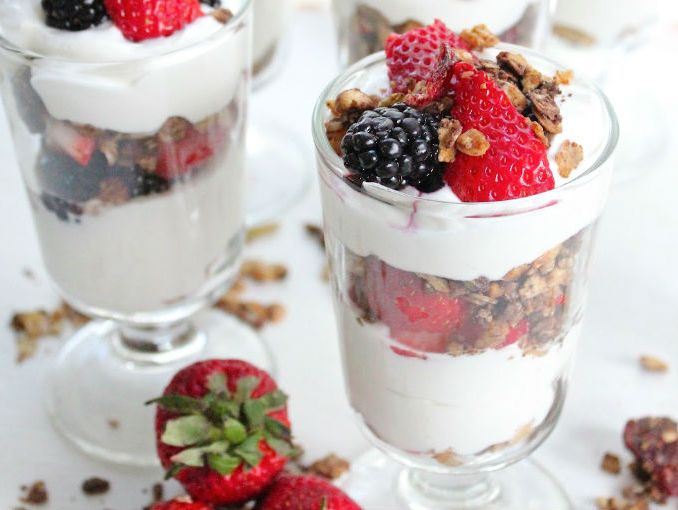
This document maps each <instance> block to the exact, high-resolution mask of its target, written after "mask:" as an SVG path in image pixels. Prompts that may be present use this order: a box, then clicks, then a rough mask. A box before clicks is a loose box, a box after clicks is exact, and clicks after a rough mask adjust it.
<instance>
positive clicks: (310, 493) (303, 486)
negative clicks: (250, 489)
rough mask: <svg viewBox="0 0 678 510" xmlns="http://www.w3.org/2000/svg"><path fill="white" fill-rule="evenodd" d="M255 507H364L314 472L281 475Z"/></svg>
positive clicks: (260, 509) (335, 509) (357, 509)
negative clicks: (300, 474) (316, 475)
mask: <svg viewBox="0 0 678 510" xmlns="http://www.w3.org/2000/svg"><path fill="white" fill-rule="evenodd" d="M255 510H361V508H360V507H359V506H358V505H357V503H356V502H355V501H353V500H352V499H351V498H349V497H348V496H347V495H346V494H344V493H343V492H342V491H341V490H339V489H338V488H337V487H335V486H334V485H332V484H331V483H329V482H327V481H325V480H323V479H321V478H317V477H314V476H291V475H283V476H280V477H279V478H278V479H277V480H276V481H275V483H274V484H273V485H272V486H271V488H270V489H269V490H268V492H267V493H266V496H265V497H264V498H263V499H262V500H261V501H260V502H259V504H258V505H257V506H256V507H255Z"/></svg>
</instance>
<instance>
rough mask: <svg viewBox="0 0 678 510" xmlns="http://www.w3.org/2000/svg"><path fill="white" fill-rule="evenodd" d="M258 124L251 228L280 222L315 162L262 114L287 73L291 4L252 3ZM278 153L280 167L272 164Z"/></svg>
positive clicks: (251, 170)
mask: <svg viewBox="0 0 678 510" xmlns="http://www.w3.org/2000/svg"><path fill="white" fill-rule="evenodd" d="M252 4H253V10H254V23H253V52H252V58H253V64H252V67H253V69H252V74H253V98H252V102H253V111H254V115H253V122H252V123H251V125H250V127H249V132H248V134H247V140H248V146H247V170H248V172H247V176H248V180H247V188H248V191H247V211H248V221H249V222H250V223H251V224H261V223H266V222H271V221H276V220H277V219H278V217H279V216H280V215H281V214H282V213H284V212H285V211H287V210H288V209H289V208H291V207H292V206H294V205H295V204H296V203H298V202H299V199H300V197H301V196H302V195H303V194H304V193H305V192H306V191H307V190H308V187H309V184H310V181H311V175H312V170H311V168H312V163H311V161H310V160H309V158H307V152H306V149H305V148H304V146H303V144H302V143H301V141H300V140H299V139H298V137H297V136H296V134H295V133H293V132H292V131H291V130H290V127H289V126H287V125H285V124H284V123H279V122H276V120H275V119H271V118H270V117H268V112H267V113H266V114H264V111H263V109H262V110H261V111H262V114H261V115H259V110H257V106H258V105H259V104H261V103H260V101H262V99H263V97H264V96H265V95H266V94H267V93H269V92H278V90H277V89H276V86H275V78H276V77H278V76H279V75H280V73H281V72H282V71H283V63H284V62H285V54H286V51H287V50H286V46H287V38H286V34H287V32H288V28H289V26H290V22H291V18H292V13H293V7H294V6H293V2H292V0H252ZM271 154H276V164H275V165H272V164H271Z"/></svg>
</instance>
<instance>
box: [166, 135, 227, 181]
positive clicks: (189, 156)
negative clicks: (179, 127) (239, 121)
mask: <svg viewBox="0 0 678 510" xmlns="http://www.w3.org/2000/svg"><path fill="white" fill-rule="evenodd" d="M224 136H225V135H224V132H223V130H222V129H221V128H220V127H219V125H218V123H216V122H214V123H212V124H210V125H209V127H208V128H207V129H206V130H204V131H199V130H198V129H196V128H195V127H193V126H189V127H188V128H187V131H186V134H185V136H184V137H183V138H182V139H180V140H162V139H161V140H160V141H159V143H158V164H157V167H156V169H155V173H157V174H158V175H160V176H161V177H164V178H165V179H174V178H176V177H179V176H181V175H184V174H186V173H188V172H190V171H191V170H194V169H195V168H197V167H199V166H200V165H202V164H203V163H205V162H206V161H207V160H208V159H210V158H211V157H212V156H214V155H215V154H216V153H217V152H218V151H219V150H220V148H221V146H222V144H223V142H224Z"/></svg>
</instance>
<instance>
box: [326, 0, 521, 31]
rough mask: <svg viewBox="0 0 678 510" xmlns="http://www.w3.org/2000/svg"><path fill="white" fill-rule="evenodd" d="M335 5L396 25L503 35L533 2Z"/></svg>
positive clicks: (385, 0)
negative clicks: (368, 10) (440, 25)
mask: <svg viewBox="0 0 678 510" xmlns="http://www.w3.org/2000/svg"><path fill="white" fill-rule="evenodd" d="M335 4H337V7H336V8H337V9H342V10H344V9H346V11H345V12H348V13H352V12H353V11H354V10H355V9H356V7H357V6H359V5H367V6H369V7H372V8H374V9H377V10H378V11H380V12H381V13H382V14H383V15H384V16H385V17H386V18H388V20H390V21H391V23H393V24H398V23H403V22H404V21H407V20H409V19H416V20H418V21H420V22H422V23H425V24H426V23H431V22H433V20H435V19H440V20H441V21H443V22H444V23H445V24H446V25H447V26H448V27H450V28H451V29H452V30H462V29H464V28H470V27H472V26H474V25H478V24H480V23H485V24H486V25H487V26H488V27H489V28H490V29H491V30H492V31H493V32H495V33H497V34H499V33H502V32H504V31H506V30H508V29H509V28H511V27H513V26H514V25H515V24H516V23H517V22H518V20H520V18H522V17H523V15H524V14H525V10H526V9H527V6H528V5H529V4H530V0H510V1H507V0H420V1H417V2H415V1H413V0H335ZM339 4H340V5H339Z"/></svg>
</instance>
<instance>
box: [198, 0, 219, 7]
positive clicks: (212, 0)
mask: <svg viewBox="0 0 678 510" xmlns="http://www.w3.org/2000/svg"><path fill="white" fill-rule="evenodd" d="M200 3H203V4H207V5H209V6H210V7H221V0H200Z"/></svg>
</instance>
